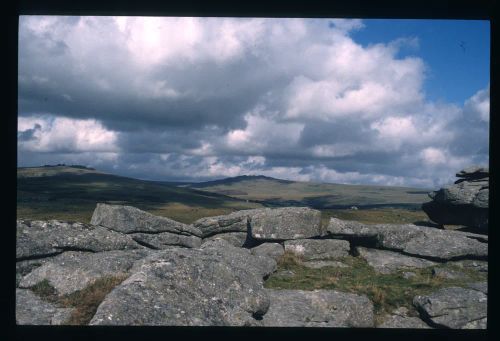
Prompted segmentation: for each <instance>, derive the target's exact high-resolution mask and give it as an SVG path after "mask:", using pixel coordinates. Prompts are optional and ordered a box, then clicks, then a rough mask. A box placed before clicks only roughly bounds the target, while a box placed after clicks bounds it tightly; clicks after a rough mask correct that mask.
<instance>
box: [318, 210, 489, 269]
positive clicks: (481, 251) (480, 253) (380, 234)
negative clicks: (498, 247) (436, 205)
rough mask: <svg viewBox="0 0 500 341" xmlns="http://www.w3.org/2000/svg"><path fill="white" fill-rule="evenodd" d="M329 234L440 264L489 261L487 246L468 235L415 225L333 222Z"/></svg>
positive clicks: (329, 226)
mask: <svg viewBox="0 0 500 341" xmlns="http://www.w3.org/2000/svg"><path fill="white" fill-rule="evenodd" d="M327 233H328V234H330V235H333V236H337V237H344V238H347V239H350V240H352V241H353V242H356V239H358V240H365V241H366V240H367V239H368V240H371V241H372V242H373V243H374V244H375V246H376V247H378V248H385V249H389V250H394V251H399V252H403V253H406V254H408V255H413V256H417V257H428V258H434V259H437V260H452V259H454V258H472V259H475V258H484V259H487V257H488V244H487V243H482V242H480V241H478V240H476V239H475V238H473V237H471V236H470V235H468V234H467V233H462V232H458V231H448V230H440V229H435V228H431V227H425V226H416V225H412V224H406V225H396V224H377V225H365V224H361V223H358V222H353V221H345V220H340V219H337V218H331V219H330V223H329V224H328V227H327Z"/></svg>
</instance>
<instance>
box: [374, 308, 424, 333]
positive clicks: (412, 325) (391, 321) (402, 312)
mask: <svg viewBox="0 0 500 341" xmlns="http://www.w3.org/2000/svg"><path fill="white" fill-rule="evenodd" d="M377 327H378V328H407V329H422V328H424V329H427V328H430V327H429V326H428V325H427V324H426V323H425V322H424V321H422V320H421V319H419V318H418V317H415V316H408V309H407V308H405V307H400V308H398V309H395V310H394V311H393V312H392V314H390V315H388V316H386V317H385V319H384V322H382V323H381V324H380V325H378V326H377Z"/></svg>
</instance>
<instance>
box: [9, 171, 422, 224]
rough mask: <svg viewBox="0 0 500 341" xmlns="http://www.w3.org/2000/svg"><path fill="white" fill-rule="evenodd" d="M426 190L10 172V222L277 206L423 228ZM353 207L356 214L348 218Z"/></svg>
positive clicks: (191, 214) (188, 214)
mask: <svg viewBox="0 0 500 341" xmlns="http://www.w3.org/2000/svg"><path fill="white" fill-rule="evenodd" d="M428 192H429V191H428V190H426V189H415V188H406V187H390V186H365V185H343V184H328V183H312V182H296V181H289V180H281V179H275V178H271V177H266V176H238V177H233V178H226V179H221V180H215V181H207V182H201V183H193V182H184V183H182V182H160V181H146V180H139V179H133V178H128V177H123V176H117V175H113V174H107V173H103V172H100V171H98V170H95V169H92V168H86V167H84V166H78V165H77V166H65V165H58V166H44V167H29V168H28V167H26V168H18V176H17V196H18V198H17V216H18V217H19V218H29V219H63V220H64V219H66V220H73V221H82V222H88V221H89V220H90V217H91V215H92V211H93V210H94V208H95V205H96V203H97V202H107V203H110V204H121V205H132V206H136V207H139V208H141V209H143V210H146V211H148V212H150V213H153V214H157V215H161V216H166V217H170V218H173V219H176V220H178V221H181V222H184V223H191V222H193V221H194V220H196V219H198V218H200V217H205V216H213V215H220V214H227V213H230V212H232V211H236V210H241V209H249V208H259V207H280V206H309V207H312V208H316V209H320V210H321V211H322V212H323V213H324V214H323V220H325V222H326V221H327V220H328V219H329V218H330V217H337V218H342V219H354V220H358V221H361V222H365V223H407V222H416V221H421V220H426V215H425V213H423V211H422V210H421V204H422V203H423V202H426V201H429V197H428V196H427V193H428ZM351 206H356V207H357V208H358V209H359V210H351V209H350V208H351Z"/></svg>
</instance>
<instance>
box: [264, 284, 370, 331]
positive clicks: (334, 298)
mask: <svg viewBox="0 0 500 341" xmlns="http://www.w3.org/2000/svg"><path fill="white" fill-rule="evenodd" d="M267 292H268V293H269V297H270V299H271V304H270V306H269V310H268V311H267V313H266V314H265V315H264V316H263V319H262V322H263V325H264V326H268V327H373V323H374V322H373V304H372V302H371V301H370V300H369V299H368V298H367V297H366V296H360V295H356V294H350V293H344V292H339V291H333V290H315V291H303V290H271V289H268V290H267Z"/></svg>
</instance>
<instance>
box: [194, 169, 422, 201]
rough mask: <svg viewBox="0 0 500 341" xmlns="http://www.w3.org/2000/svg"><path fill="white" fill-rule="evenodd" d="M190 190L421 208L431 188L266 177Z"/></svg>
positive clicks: (213, 183) (252, 197)
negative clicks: (301, 180)
mask: <svg viewBox="0 0 500 341" xmlns="http://www.w3.org/2000/svg"><path fill="white" fill-rule="evenodd" d="M186 187H190V188H195V189H200V190H203V191H207V192H211V193H219V194H224V195H228V196H231V197H233V198H238V199H246V200H249V201H259V202H263V203H265V204H268V205H273V206H303V205H305V206H310V207H314V208H318V209H321V208H349V207H351V206H353V205H354V206H357V207H358V208H373V207H384V206H390V207H406V208H418V209H420V205H421V204H422V203H423V202H426V201H428V200H429V198H428V196H427V193H429V192H430V189H421V188H410V187H394V186H367V185H344V184H332V183H318V182H300V181H289V180H281V179H275V178H271V177H266V176H261V175H259V176H238V177H234V178H227V179H222V180H216V181H208V182H202V183H190V184H188V185H186Z"/></svg>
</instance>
